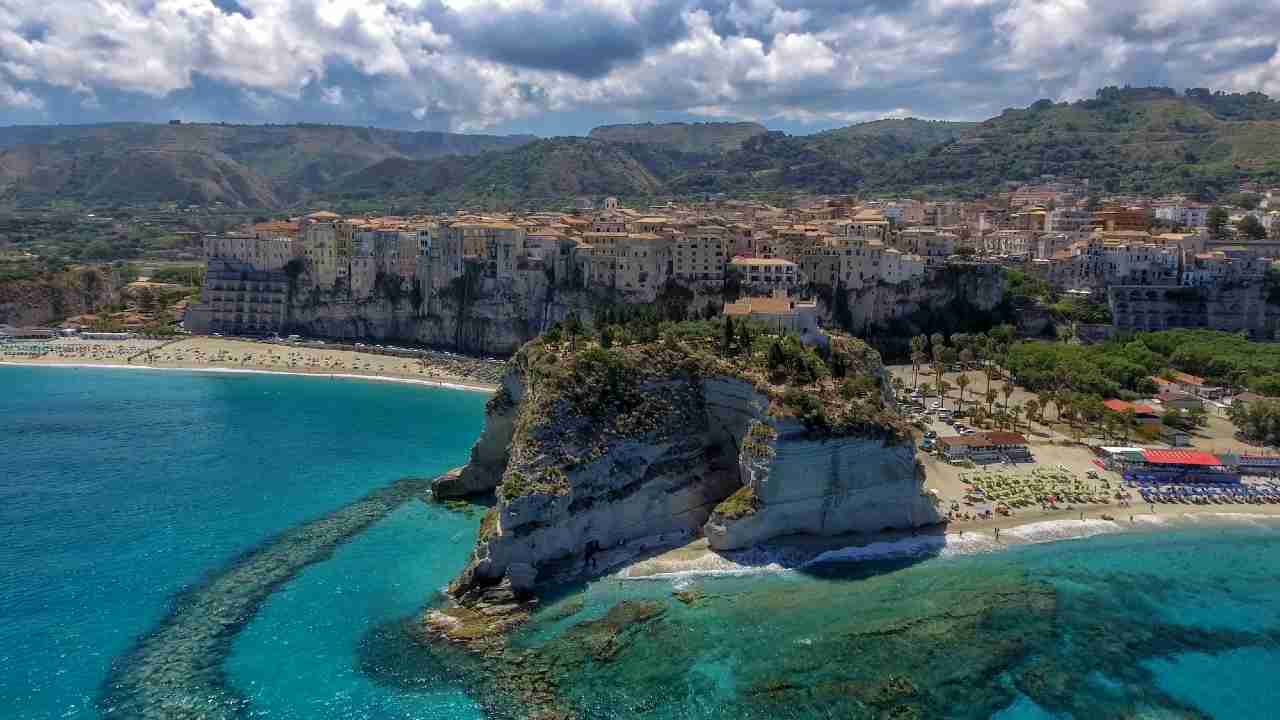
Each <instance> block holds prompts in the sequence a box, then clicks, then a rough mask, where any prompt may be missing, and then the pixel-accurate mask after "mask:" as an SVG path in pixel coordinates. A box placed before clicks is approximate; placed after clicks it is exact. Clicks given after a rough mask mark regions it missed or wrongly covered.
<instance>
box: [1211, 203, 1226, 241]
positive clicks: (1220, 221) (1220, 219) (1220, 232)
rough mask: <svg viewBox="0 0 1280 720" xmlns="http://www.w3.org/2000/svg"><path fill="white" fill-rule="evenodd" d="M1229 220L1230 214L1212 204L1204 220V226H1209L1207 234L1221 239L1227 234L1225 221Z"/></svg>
mask: <svg viewBox="0 0 1280 720" xmlns="http://www.w3.org/2000/svg"><path fill="white" fill-rule="evenodd" d="M1230 220H1231V216H1230V215H1228V214H1227V211H1226V210H1224V209H1222V208H1220V207H1217V206H1214V207H1213V208H1211V209H1210V210H1209V215H1208V218H1207V219H1206V220H1205V227H1207V228H1209V235H1210V236H1211V237H1213V238H1214V239H1219V240H1220V239H1222V238H1223V237H1224V236H1225V235H1226V234H1227V223H1228V222H1229V221H1230Z"/></svg>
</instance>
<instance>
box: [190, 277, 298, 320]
mask: <svg viewBox="0 0 1280 720" xmlns="http://www.w3.org/2000/svg"><path fill="white" fill-rule="evenodd" d="M288 296H289V276H288V275H287V274H286V273H284V272H281V271H278V270H271V271H267V270H257V269H255V268H254V267H253V266H252V265H250V264H249V263H247V262H243V261H238V260H228V259H222V258H212V259H210V260H209V263H208V269H207V271H206V273H205V283H204V288H203V289H202V290H201V292H200V302H199V303H197V304H195V305H193V306H191V307H190V308H188V309H187V315H186V326H187V329H189V330H191V331H192V332H195V333H227V334H229V335H270V334H273V333H278V332H280V330H281V329H282V328H283V327H284V321H285V308H286V304H287V300H288Z"/></svg>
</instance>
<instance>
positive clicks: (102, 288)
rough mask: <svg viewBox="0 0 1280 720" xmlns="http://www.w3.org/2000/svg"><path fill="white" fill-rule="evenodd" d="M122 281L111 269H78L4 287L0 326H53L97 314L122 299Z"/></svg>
mask: <svg viewBox="0 0 1280 720" xmlns="http://www.w3.org/2000/svg"><path fill="white" fill-rule="evenodd" d="M120 286H121V283H120V277H119V276H118V275H117V274H116V273H115V272H113V271H111V270H110V269H108V268H91V267H84V268H76V269H73V270H68V271H67V272H65V273H62V274H59V275H52V276H46V277H42V278H40V279H35V280H18V281H14V282H9V283H0V324H4V325H13V326H15V327H29V326H36V325H49V324H53V323H56V322H58V321H60V320H63V319H65V318H68V317H72V316H75V315H84V314H89V313H94V312H97V311H98V310H101V309H102V308H105V307H107V306H109V305H112V304H113V303H116V302H118V301H119V299H120Z"/></svg>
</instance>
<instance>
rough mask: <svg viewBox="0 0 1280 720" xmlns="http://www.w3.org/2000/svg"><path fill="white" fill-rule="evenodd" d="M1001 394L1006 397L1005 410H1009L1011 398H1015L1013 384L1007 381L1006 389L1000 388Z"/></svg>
mask: <svg viewBox="0 0 1280 720" xmlns="http://www.w3.org/2000/svg"><path fill="white" fill-rule="evenodd" d="M1000 393H1001V394H1002V395H1004V409H1005V410H1008V409H1009V398H1010V397H1012V396H1013V383H1011V382H1008V381H1006V382H1005V384H1004V387H1002V388H1000Z"/></svg>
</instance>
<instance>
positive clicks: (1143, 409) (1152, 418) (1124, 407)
mask: <svg viewBox="0 0 1280 720" xmlns="http://www.w3.org/2000/svg"><path fill="white" fill-rule="evenodd" d="M1102 406H1103V407H1105V408H1106V409H1108V410H1110V411H1112V412H1117V413H1120V414H1121V415H1123V414H1125V413H1128V412H1132V413H1133V414H1134V417H1136V418H1137V420H1138V424H1139V425H1158V424H1160V413H1158V412H1156V409H1155V408H1153V407H1151V406H1150V405H1138V404H1135V403H1131V402H1127V401H1125V400H1103V401H1102Z"/></svg>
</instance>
